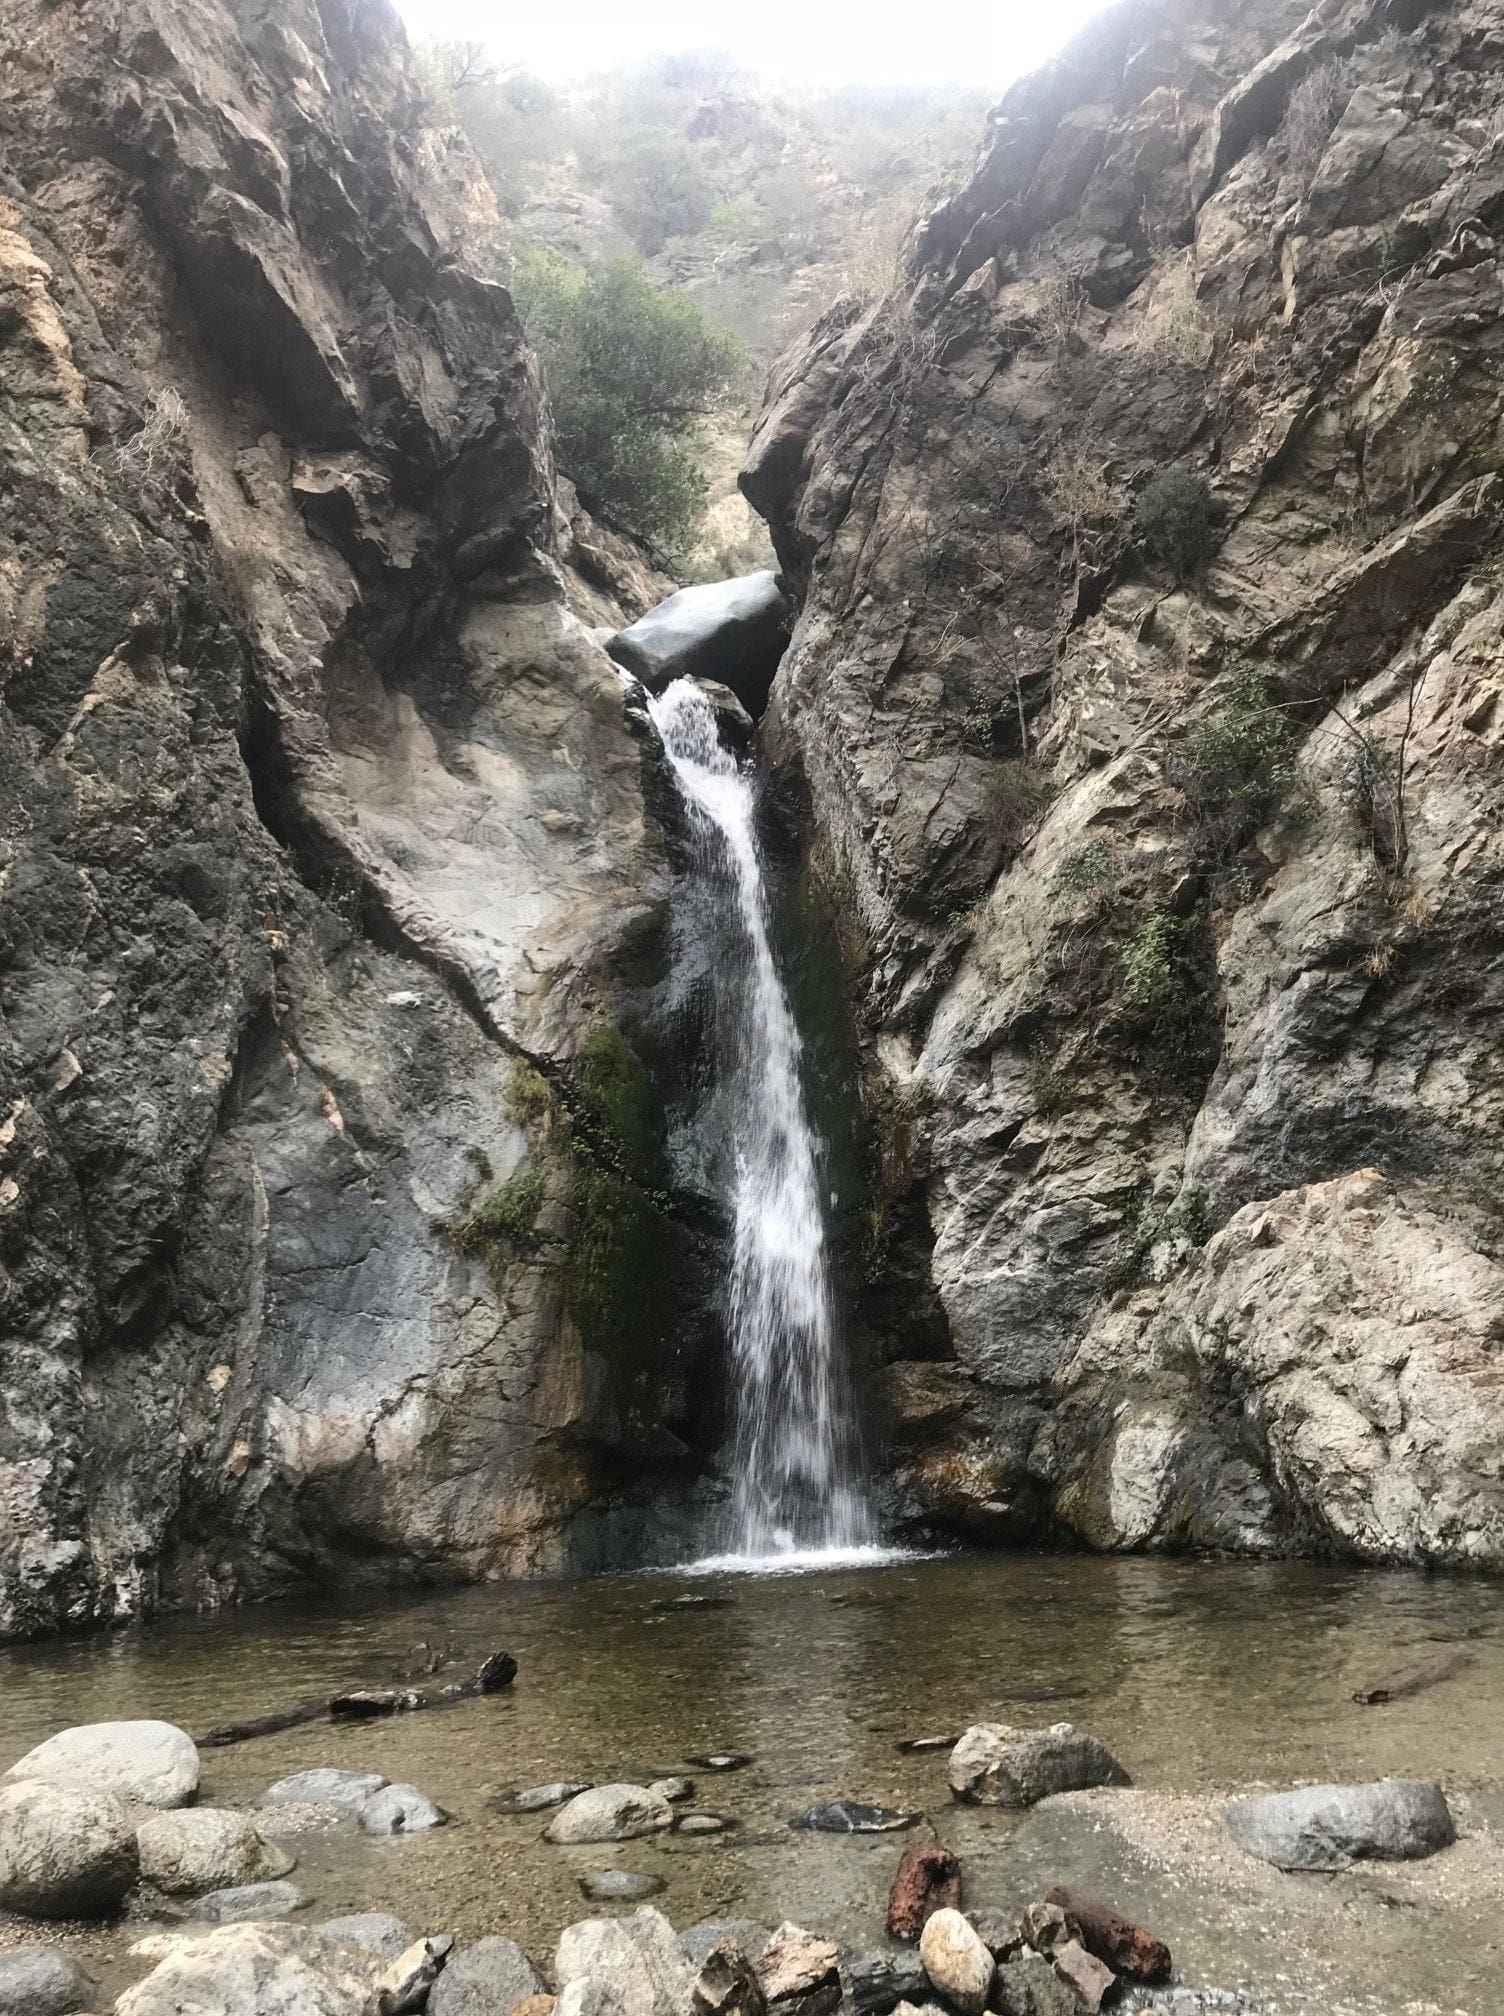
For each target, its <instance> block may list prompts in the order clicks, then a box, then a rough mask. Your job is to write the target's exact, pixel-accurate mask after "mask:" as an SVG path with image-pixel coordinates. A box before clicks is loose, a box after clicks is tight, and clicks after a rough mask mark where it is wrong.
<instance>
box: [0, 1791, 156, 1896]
mask: <svg viewBox="0 0 1504 2016" xmlns="http://www.w3.org/2000/svg"><path fill="white" fill-rule="evenodd" d="M138 1866H139V1855H138V1851H137V1848H136V1830H135V1828H134V1827H133V1826H132V1825H131V1818H130V1813H129V1810H128V1809H127V1807H126V1805H125V1802H124V1800H123V1799H121V1798H119V1797H118V1795H117V1794H115V1793H114V1792H95V1791H89V1790H86V1789H85V1788H84V1787H82V1786H77V1785H67V1784H53V1783H49V1782H48V1781H47V1780H46V1779H40V1778H37V1779H22V1780H21V1781H20V1782H19V1783H18V1784H15V1785H6V1786H4V1787H3V1788H0V1908H3V1909H5V1910H7V1911H18V1912H20V1913H21V1915H22V1916H23V1917H26V1918H103V1917H105V1916H107V1915H108V1914H109V1913H110V1912H112V1911H114V1910H115V1909H116V1907H117V1906H118V1905H119V1903H120V1900H121V1898H122V1897H124V1895H125V1893H126V1891H127V1890H129V1889H130V1887H131V1885H132V1884H133V1883H134V1882H135V1880H136V1872H137V1869H138Z"/></svg>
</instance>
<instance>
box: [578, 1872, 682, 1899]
mask: <svg viewBox="0 0 1504 2016" xmlns="http://www.w3.org/2000/svg"><path fill="white" fill-rule="evenodd" d="M579 1882H580V1889H581V1891H582V1892H583V1894H584V1895H585V1896H586V1897H588V1898H589V1899H590V1901H591V1903H592V1904H639V1903H641V1901H642V1900H643V1898H644V1897H656V1896H657V1895H658V1894H659V1892H660V1891H663V1890H666V1889H667V1888H668V1885H667V1883H665V1881H664V1879H663V1878H662V1877H661V1876H645V1875H643V1874H642V1873H641V1871H640V1870H636V1869H592V1870H591V1872H590V1874H589V1875H588V1876H582V1877H581V1878H580V1879H579Z"/></svg>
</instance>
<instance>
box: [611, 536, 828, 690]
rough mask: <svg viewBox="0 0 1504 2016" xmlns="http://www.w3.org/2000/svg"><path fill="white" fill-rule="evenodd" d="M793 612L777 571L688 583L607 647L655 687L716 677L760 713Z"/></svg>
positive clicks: (721, 683) (621, 663) (646, 682)
mask: <svg viewBox="0 0 1504 2016" xmlns="http://www.w3.org/2000/svg"><path fill="white" fill-rule="evenodd" d="M787 618H788V604H787V603H786V602H785V600H784V597H783V594H782V591H781V590H780V589H779V586H778V581H777V577H776V576H775V575H774V574H773V573H772V572H771V571H768V570H764V571H763V572H761V573H758V574H743V575H740V576H738V577H736V578H735V579H733V580H730V581H710V582H705V583H702V584H700V585H698V586H695V587H692V588H681V589H680V590H679V592H678V594H677V595H670V596H669V597H668V599H667V600H666V601H663V602H660V603H659V604H658V606H657V608H656V609H650V610H649V611H648V613H647V614H646V615H645V616H640V617H639V618H638V619H637V621H636V622H635V623H632V624H629V625H628V626H627V628H626V629H625V630H619V631H618V632H617V633H616V635H615V636H614V637H613V638H612V639H611V640H610V642H609V643H608V644H607V646H606V649H607V650H608V651H609V652H610V653H611V656H612V657H613V658H614V659H615V660H616V662H617V664H618V665H625V666H626V668H627V670H628V671H629V672H633V673H635V674H636V675H637V677H638V678H639V679H640V680H641V681H642V683H643V685H644V686H646V687H647V689H648V691H649V692H650V693H661V692H662V691H663V689H664V687H665V686H667V685H669V684H670V683H671V682H672V681H673V680H675V679H707V680H714V681H715V682H716V683H717V684H719V685H722V686H727V687H729V688H730V690H731V691H732V693H734V694H735V696H736V698H737V699H738V700H739V701H740V702H741V704H742V706H743V707H745V708H746V710H747V712H748V713H749V714H751V715H752V716H753V717H754V719H755V718H756V717H757V716H759V715H761V714H762V712H763V710H764V709H765V708H766V706H767V704H768V693H769V690H770V689H771V687H772V684H773V674H774V673H775V672H776V671H777V670H778V661H779V659H780V658H781V657H782V656H783V652H784V647H785V646H786V644H787V643H788V627H787Z"/></svg>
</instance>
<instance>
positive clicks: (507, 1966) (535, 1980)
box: [428, 1939, 543, 2016]
mask: <svg viewBox="0 0 1504 2016" xmlns="http://www.w3.org/2000/svg"><path fill="white" fill-rule="evenodd" d="M542 1991H543V1976H542V1975H541V1974H540V1973H539V1972H538V1970H537V1968H536V1967H535V1966H534V1965H533V1963H532V1961H531V1960H529V1959H528V1957H527V1955H526V1954H525V1953H524V1952H523V1950H522V1948H521V1947H520V1946H517V1945H514V1943H513V1942H512V1941H511V1940H510V1939H477V1940H476V1942H475V1944H474V1945H473V1946H466V1947H465V1948H464V1949H463V1950H462V1951H461V1952H458V1953H456V1954H455V1955H454V1956H453V1958H452V1959H451V1960H450V1961H449V1964H448V1966H446V1967H445V1969H444V1971H443V1973H442V1974H441V1975H440V1976H439V1978H438V1981H437V1983H436V1984H435V1986H434V1989H433V1993H432V1994H431V1995H430V1996H429V1998H428V2016H497V2011H498V2010H499V2011H501V2012H502V2016H506V2012H507V2011H508V2010H509V2009H510V2008H511V2007H512V2005H513V2003H515V2002H520V2001H521V2000H522V1998H523V1996H524V1995H538V1994H541V1993H542Z"/></svg>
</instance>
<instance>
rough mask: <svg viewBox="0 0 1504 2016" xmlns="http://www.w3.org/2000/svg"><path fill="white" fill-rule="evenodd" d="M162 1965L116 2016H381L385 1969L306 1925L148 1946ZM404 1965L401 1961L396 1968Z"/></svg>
mask: <svg viewBox="0 0 1504 2016" xmlns="http://www.w3.org/2000/svg"><path fill="white" fill-rule="evenodd" d="M143 1948H144V1949H145V1950H146V1951H147V1953H148V1954H149V1955H151V1956H153V1957H155V1956H158V1955H159V1956H160V1957H159V1958H158V1959H157V1965H156V1966H155V1967H154V1968H153V1969H152V1971H151V1973H150V1974H148V1975H147V1977H146V1979H145V1980H144V1981H138V1982H137V1983H136V1985H135V1987H134V1988H127V1989H126V1991H125V1993H124V1994H123V1995H122V1996H121V1997H120V1998H119V2000H118V2001H117V2002H116V2004H115V2012H116V2016H379V2011H380V2009H381V2002H380V1999H379V1984H380V1982H381V1963H380V1962H378V1961H377V1960H375V1959H373V1958H372V1957H371V1956H370V1955H368V1954H365V1953H361V1952H358V1951H357V1950H356V1949H355V1948H354V1947H353V1946H341V1945H339V1944H338V1943H336V1941H334V1940H332V1939H325V1938H323V1937H322V1936H321V1934H319V1933H317V1932H315V1931H313V1930H311V1929H310V1928H308V1927H306V1926H297V1925H264V1924H262V1925H226V1926H221V1927H219V1928H218V1929H217V1930H215V1931H213V1932H201V1933H196V1934H190V1935H188V1936H187V1937H183V1938H174V1937H167V1938H159V1939H150V1940H143V1941H142V1942H141V1946H140V1947H138V1948H137V1949H136V1950H137V1951H138V1952H139V1951H141V1950H142V1949H143ZM391 1964H393V1965H397V1966H400V1965H401V1962H400V1961H398V1962H394V1963H391Z"/></svg>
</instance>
